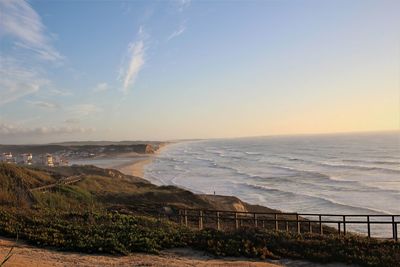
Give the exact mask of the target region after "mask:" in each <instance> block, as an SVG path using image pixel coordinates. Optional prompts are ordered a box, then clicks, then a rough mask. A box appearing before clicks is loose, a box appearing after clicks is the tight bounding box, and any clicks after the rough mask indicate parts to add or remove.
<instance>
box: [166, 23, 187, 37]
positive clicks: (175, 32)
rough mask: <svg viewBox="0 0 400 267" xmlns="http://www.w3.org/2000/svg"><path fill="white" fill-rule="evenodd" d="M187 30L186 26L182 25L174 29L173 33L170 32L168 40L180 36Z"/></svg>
mask: <svg viewBox="0 0 400 267" xmlns="http://www.w3.org/2000/svg"><path fill="white" fill-rule="evenodd" d="M185 30H186V27H185V26H183V25H182V26H180V27H179V29H178V30H176V31H174V32H173V33H171V34H170V36H168V38H167V41H170V40H171V39H173V38H175V37H178V36H179V35H181V34H182V33H184V32H185Z"/></svg>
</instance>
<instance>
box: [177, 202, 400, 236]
mask: <svg viewBox="0 0 400 267" xmlns="http://www.w3.org/2000/svg"><path fill="white" fill-rule="evenodd" d="M178 220H179V223H181V224H182V225H186V226H189V227H196V228H198V229H203V228H204V227H205V226H206V227H210V228H216V229H218V230H224V229H232V228H234V229H239V228H240V227H243V226H248V227H257V228H268V227H269V228H271V227H272V229H274V230H275V231H286V232H297V233H299V234H301V233H307V232H308V233H317V234H320V235H323V234H324V233H332V229H336V233H337V234H338V235H346V234H347V233H348V226H349V225H365V227H366V233H367V236H368V237H369V238H370V237H372V235H371V225H391V226H392V230H391V232H392V237H391V238H390V239H393V240H395V241H398V225H399V224H400V215H383V214H377V215H362V214H319V213H277V212H240V211H227V210H200V209H181V210H179V211H178ZM331 225H335V227H333V228H332V227H331ZM329 226H330V227H329ZM315 229H317V230H315Z"/></svg>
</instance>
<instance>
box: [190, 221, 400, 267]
mask: <svg viewBox="0 0 400 267" xmlns="http://www.w3.org/2000/svg"><path fill="white" fill-rule="evenodd" d="M191 245H192V246H193V247H195V248H197V249H200V250H205V251H208V252H211V253H213V254H215V255H220V256H247V257H260V258H278V257H286V258H295V259H306V260H311V261H316V262H345V263H353V264H360V265H363V266H399V263H400V243H399V242H394V241H390V240H387V241H378V240H376V239H367V238H364V237H358V236H348V237H338V236H336V235H332V236H319V235H298V234H292V233H285V232H271V231H265V230H262V229H253V228H250V229H241V230H239V231H233V232H221V231H217V230H214V229H206V230H203V231H200V232H197V233H196V234H195V236H194V238H193V242H192V244H191Z"/></svg>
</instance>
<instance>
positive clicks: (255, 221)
mask: <svg viewBox="0 0 400 267" xmlns="http://www.w3.org/2000/svg"><path fill="white" fill-rule="evenodd" d="M253 217H254V227H256V228H257V226H258V222H257V214H256V213H254V214H253Z"/></svg>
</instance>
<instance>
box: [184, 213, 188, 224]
mask: <svg viewBox="0 0 400 267" xmlns="http://www.w3.org/2000/svg"><path fill="white" fill-rule="evenodd" d="M184 215H185V226H188V215H187V210H186V209H185V210H184Z"/></svg>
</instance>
